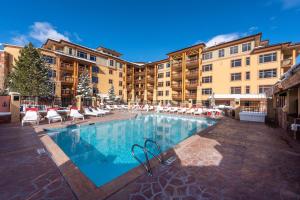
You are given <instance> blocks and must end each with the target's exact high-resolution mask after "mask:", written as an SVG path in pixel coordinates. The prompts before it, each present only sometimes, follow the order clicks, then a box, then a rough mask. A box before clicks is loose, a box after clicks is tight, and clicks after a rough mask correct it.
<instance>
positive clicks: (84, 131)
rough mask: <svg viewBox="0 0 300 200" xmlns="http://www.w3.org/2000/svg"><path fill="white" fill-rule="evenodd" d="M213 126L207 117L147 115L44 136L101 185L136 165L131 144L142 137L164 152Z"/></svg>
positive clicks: (58, 130) (53, 130)
mask: <svg viewBox="0 0 300 200" xmlns="http://www.w3.org/2000/svg"><path fill="white" fill-rule="evenodd" d="M215 123H216V121H215V120H212V119H207V118H197V119H195V118H188V117H178V116H170V115H163V114H150V115H141V116H139V117H137V118H134V119H129V120H120V121H110V122H101V123H95V124H93V125H83V126H71V127H68V128H61V129H50V130H48V131H47V133H48V135H49V136H50V137H51V138H52V139H53V140H54V141H55V142H56V144H57V145H58V146H59V147H60V148H61V149H62V150H63V151H64V152H65V154H66V155H67V156H68V157H69V158H70V159H71V160H72V161H73V163H75V165H76V166H77V167H78V168H79V169H80V170H81V171H82V172H83V173H84V174H85V175H86V176H87V177H88V178H89V179H90V180H91V181H92V182H93V183H94V184H95V185H96V186H101V185H103V184H105V183H108V182H110V181H111V180H113V179H114V178H116V177H118V176H120V175H122V174H124V173H125V172H127V171H129V170H130V169H132V168H134V167H136V166H138V165H139V163H138V162H137V161H136V160H135V159H134V158H133V157H132V155H131V147H132V145H133V144H140V145H142V146H143V144H144V141H145V138H150V139H152V140H155V141H156V142H157V143H158V144H159V145H160V147H161V150H162V151H166V150H168V149H170V148H171V147H173V146H174V145H176V144H178V143H179V142H180V141H182V140H184V139H185V138H187V137H190V136H191V135H193V134H195V133H197V132H199V131H201V130H203V129H205V128H207V127H209V126H211V125H213V124H215ZM150 148H151V147H150ZM153 149H154V148H153ZM138 151H139V149H137V150H136V154H137V155H138V157H139V158H140V159H143V160H144V158H143V153H142V150H140V152H138Z"/></svg>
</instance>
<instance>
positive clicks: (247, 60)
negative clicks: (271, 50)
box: [246, 57, 250, 65]
mask: <svg viewBox="0 0 300 200" xmlns="http://www.w3.org/2000/svg"><path fill="white" fill-rule="evenodd" d="M246 65H250V57H247V58H246Z"/></svg>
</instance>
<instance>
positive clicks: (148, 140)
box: [131, 139, 165, 176]
mask: <svg viewBox="0 0 300 200" xmlns="http://www.w3.org/2000/svg"><path fill="white" fill-rule="evenodd" d="M148 143H153V144H155V146H156V148H157V150H158V155H155V154H154V153H153V152H151V151H150V150H149V149H148V148H147V144H148ZM135 148H140V149H142V150H143V152H144V155H145V158H146V162H142V161H141V160H140V159H139V158H138V157H137V156H136V155H135V153H134V149H135ZM148 153H149V154H151V155H152V156H153V157H154V158H156V159H157V160H158V161H159V162H160V163H161V164H165V162H164V158H163V155H162V152H161V150H160V147H159V145H158V144H157V142H155V141H154V140H151V139H146V140H145V142H144V146H141V145H139V144H134V145H132V147H131V154H132V156H133V157H134V158H135V159H136V160H137V161H138V162H139V163H140V164H141V165H142V166H143V167H144V168H145V170H146V171H147V173H148V175H149V176H152V168H151V165H150V162H149V157H148Z"/></svg>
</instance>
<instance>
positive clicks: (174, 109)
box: [170, 107, 178, 113]
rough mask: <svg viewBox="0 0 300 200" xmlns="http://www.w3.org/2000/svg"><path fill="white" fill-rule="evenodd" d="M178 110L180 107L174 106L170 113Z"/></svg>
mask: <svg viewBox="0 0 300 200" xmlns="http://www.w3.org/2000/svg"><path fill="white" fill-rule="evenodd" d="M177 111H178V108H177V107H172V108H171V110H170V113H175V112H177Z"/></svg>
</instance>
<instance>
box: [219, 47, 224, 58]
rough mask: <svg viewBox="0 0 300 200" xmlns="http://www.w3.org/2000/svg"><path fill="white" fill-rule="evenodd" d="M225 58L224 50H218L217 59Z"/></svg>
mask: <svg viewBox="0 0 300 200" xmlns="http://www.w3.org/2000/svg"><path fill="white" fill-rule="evenodd" d="M224 56H225V51H224V49H220V50H219V58H221V57H224Z"/></svg>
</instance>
